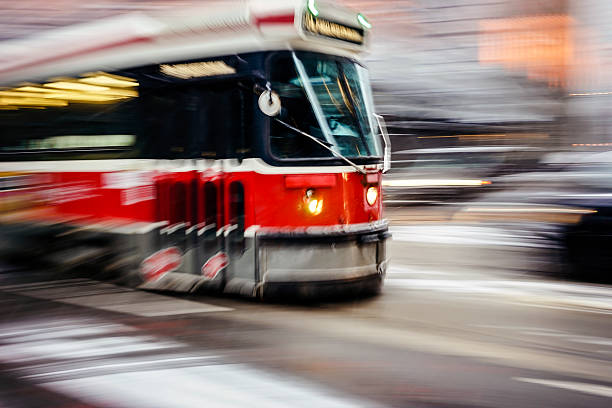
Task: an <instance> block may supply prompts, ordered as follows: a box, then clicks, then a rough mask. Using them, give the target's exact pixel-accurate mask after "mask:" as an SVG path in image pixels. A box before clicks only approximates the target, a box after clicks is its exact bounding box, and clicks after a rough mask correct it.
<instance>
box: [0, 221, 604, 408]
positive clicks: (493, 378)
mask: <svg viewBox="0 0 612 408" xmlns="http://www.w3.org/2000/svg"><path fill="white" fill-rule="evenodd" d="M393 232H394V241H393V242H392V243H390V253H391V256H392V259H393V262H392V264H391V269H390V271H389V275H388V277H387V281H386V286H385V289H384V291H383V293H382V294H381V295H380V296H378V297H375V298H369V299H362V300H350V301H349V300H345V301H342V302H337V303H325V304H316V305H295V304H292V305H291V304H289V305H287V304H262V303H260V302H257V301H250V300H244V299H235V298H223V297H213V296H206V295H197V296H172V295H168V294H160V293H149V292H142V291H133V290H128V289H126V288H121V287H117V286H114V285H112V284H109V283H101V282H96V281H92V280H89V279H87V278H86V277H82V276H79V277H75V276H71V277H69V276H52V275H50V274H49V273H45V272H40V271H38V272H35V271H31V270H19V269H12V268H11V267H8V266H4V267H2V268H1V271H2V272H1V273H0V291H1V292H2V295H1V297H0V304H1V305H2V310H3V313H2V314H1V315H0V367H1V371H0V407H70V408H76V407H130V408H131V407H134V408H135V407H138V408H141V407H186V408H190V407H245V406H249V407H266V408H268V407H353V406H356V407H377V406H390V407H438V408H440V407H512V408H516V407H538V408H540V407H609V406H611V405H612V364H611V362H612V324H611V323H612V321H611V316H610V314H611V313H612V296H611V295H612V288H610V286H606V285H593V284H587V283H579V282H568V281H564V280H562V279H559V278H558V276H557V275H555V271H554V269H555V268H554V265H555V260H554V259H555V258H554V251H555V250H554V248H551V247H549V246H548V245H547V244H546V242H545V241H541V240H534V239H533V237H532V236H531V235H529V234H525V233H523V234H521V233H520V231H517V230H516V229H512V230H508V229H505V228H492V227H491V228H490V227H475V226H466V225H453V226H443V225H441V224H434V225H406V226H402V227H396V228H394V230H393ZM551 266H552V267H551Z"/></svg>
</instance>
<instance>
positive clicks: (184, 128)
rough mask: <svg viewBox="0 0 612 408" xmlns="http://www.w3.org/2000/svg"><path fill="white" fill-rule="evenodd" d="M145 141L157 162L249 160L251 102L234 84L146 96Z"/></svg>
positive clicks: (166, 89) (195, 85)
mask: <svg viewBox="0 0 612 408" xmlns="http://www.w3.org/2000/svg"><path fill="white" fill-rule="evenodd" d="M143 93H144V99H145V100H144V103H143V112H144V117H145V130H144V131H145V135H146V136H147V141H148V146H149V150H150V151H151V155H152V156H154V157H160V158H208V159H219V158H233V157H239V158H242V157H247V156H249V155H250V154H251V139H250V135H251V132H252V129H251V128H252V116H253V113H252V110H253V106H254V105H253V102H252V101H250V100H248V98H252V96H251V95H249V94H248V93H247V92H246V91H244V90H242V89H239V88H238V84H237V83H235V82H229V83H222V84H219V83H217V84H215V83H213V84H206V85H204V84H198V83H193V82H191V83H189V84H183V85H175V86H165V87H163V88H159V89H149V90H144V91H143Z"/></svg>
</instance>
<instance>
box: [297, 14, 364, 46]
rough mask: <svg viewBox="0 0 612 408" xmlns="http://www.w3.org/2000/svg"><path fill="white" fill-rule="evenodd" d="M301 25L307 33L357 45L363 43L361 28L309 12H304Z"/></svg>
mask: <svg viewBox="0 0 612 408" xmlns="http://www.w3.org/2000/svg"><path fill="white" fill-rule="evenodd" d="M302 26H303V28H304V31H306V32H307V33H309V34H314V35H319V36H322V37H328V38H334V39H336V40H342V41H347V42H350V43H353V44H358V45H361V44H363V30H362V29H359V28H355V27H349V26H346V25H344V24H340V23H336V22H333V21H329V20H326V19H324V18H319V17H315V16H313V15H312V14H311V13H304V20H303V25H302Z"/></svg>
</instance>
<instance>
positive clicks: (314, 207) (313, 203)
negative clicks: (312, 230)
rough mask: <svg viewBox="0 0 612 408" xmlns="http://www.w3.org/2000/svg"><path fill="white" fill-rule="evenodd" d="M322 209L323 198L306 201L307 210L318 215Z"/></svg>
mask: <svg viewBox="0 0 612 408" xmlns="http://www.w3.org/2000/svg"><path fill="white" fill-rule="evenodd" d="M321 210H323V200H310V202H309V203H308V211H310V213H311V214H313V215H318V214H320V213H321Z"/></svg>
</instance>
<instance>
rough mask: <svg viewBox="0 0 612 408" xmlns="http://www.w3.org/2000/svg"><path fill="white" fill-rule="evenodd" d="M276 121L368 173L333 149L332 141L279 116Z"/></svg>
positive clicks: (362, 171) (359, 170)
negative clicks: (305, 130) (293, 124)
mask: <svg viewBox="0 0 612 408" xmlns="http://www.w3.org/2000/svg"><path fill="white" fill-rule="evenodd" d="M274 120H275V121H277V122H278V123H280V124H281V125H283V126H285V127H287V128H289V129H291V130H293V131H294V132H296V133H299V134H300V135H302V136H305V137H307V138H309V139H310V140H312V141H313V142H315V143H317V144H318V145H320V146H323V147H324V148H325V149H327V150H329V151H330V152H331V153H332V154H333V155H334V156H336V157H338V158H340V159H342V160H344V161H345V162H347V163H348V164H350V165H351V166H352V167H353V168H354V169H355V170H357V171H358V172H360V173H361V174H366V171H365V170H364V169H362V168H361V167H359V166H358V165H357V164H355V163H353V162H352V161H351V160H349V159H348V158H347V157H346V156H344V155H343V154H341V153H339V152H337V151H336V150H334V149H332V147H334V145H333V144H332V143H329V142H324V141H322V140H321V139H319V138H318V137H314V136H313V135H310V134H308V133H306V132H304V131H302V130H300V129H298V128H296V127H294V126H291V125H290V124H288V123H287V122H285V121H282V120H280V119H278V118H274Z"/></svg>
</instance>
